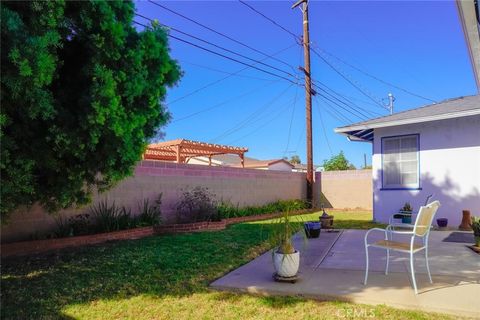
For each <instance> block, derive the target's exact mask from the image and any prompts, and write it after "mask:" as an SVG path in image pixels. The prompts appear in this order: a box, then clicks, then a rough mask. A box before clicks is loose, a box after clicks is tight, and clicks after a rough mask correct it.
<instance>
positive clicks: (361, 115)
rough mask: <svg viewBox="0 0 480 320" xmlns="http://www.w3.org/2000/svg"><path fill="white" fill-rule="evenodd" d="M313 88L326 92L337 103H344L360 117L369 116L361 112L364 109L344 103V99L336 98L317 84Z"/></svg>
mask: <svg viewBox="0 0 480 320" xmlns="http://www.w3.org/2000/svg"><path fill="white" fill-rule="evenodd" d="M315 88H317V89H318V90H320V91H322V92H323V93H325V94H327V95H328V96H329V97H331V98H332V99H335V101H338V102H339V103H341V104H342V105H344V106H345V107H346V108H348V109H350V110H351V112H354V113H355V114H356V115H359V116H360V117H362V118H367V119H368V118H370V116H369V115H367V114H365V113H363V112H362V111H361V110H364V109H362V108H360V107H357V108H355V107H352V106H350V105H349V104H348V103H345V102H344V101H342V100H340V99H339V98H337V97H336V96H335V95H333V94H331V93H330V92H328V91H327V90H325V89H323V88H320V87H319V86H315Z"/></svg>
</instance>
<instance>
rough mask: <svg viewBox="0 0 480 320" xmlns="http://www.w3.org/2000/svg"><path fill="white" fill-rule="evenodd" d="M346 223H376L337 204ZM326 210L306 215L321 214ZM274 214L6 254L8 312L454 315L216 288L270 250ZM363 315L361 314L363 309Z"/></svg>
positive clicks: (4, 306)
mask: <svg viewBox="0 0 480 320" xmlns="http://www.w3.org/2000/svg"><path fill="white" fill-rule="evenodd" d="M333 214H334V215H335V225H336V227H338V228H370V227H372V226H373V225H374V224H373V223H372V222H371V221H370V220H371V213H369V212H333ZM318 215H319V214H318V213H316V214H309V215H303V216H299V217H301V218H302V219H304V220H317V219H318ZM272 222H274V221H272V220H267V221H261V222H253V223H241V224H236V225H232V226H229V227H228V228H227V229H226V230H224V231H219V232H204V233H196V234H184V235H171V236H154V237H149V238H144V239H140V240H132V241H122V242H116V243H108V244H104V245H98V246H89V247H83V248H77V249H69V250H64V251H62V252H60V253H51V254H47V255H42V256H37V257H28V258H15V259H8V260H5V261H2V280H1V316H2V318H3V319H50V318H63V319H189V318H192V319H340V318H345V316H346V315H348V314H353V313H356V314H357V315H358V314H364V315H366V318H368V319H372V318H371V317H368V316H369V315H372V314H373V315H374V317H375V318H376V319H436V320H437V319H449V317H447V316H443V315H438V314H428V313H423V312H416V311H404V310H396V309H393V308H389V307H386V306H376V307H373V306H366V305H358V304H348V303H343V302H316V301H311V300H305V299H301V298H298V297H255V296H250V295H243V294H233V293H224V292H215V291H211V290H210V289H208V284H209V283H210V282H211V281H212V280H214V279H216V278H218V277H221V276H222V275H223V274H225V273H226V272H228V271H230V270H232V269H235V268H236V267H238V266H240V265H242V264H244V263H246V262H248V261H249V260H251V259H252V258H254V257H256V256H257V255H259V254H261V253H262V252H264V251H265V250H266V249H267V247H266V243H265V238H266V236H267V235H268V231H269V226H270V225H271V223H272ZM355 318H356V319H357V318H359V317H355Z"/></svg>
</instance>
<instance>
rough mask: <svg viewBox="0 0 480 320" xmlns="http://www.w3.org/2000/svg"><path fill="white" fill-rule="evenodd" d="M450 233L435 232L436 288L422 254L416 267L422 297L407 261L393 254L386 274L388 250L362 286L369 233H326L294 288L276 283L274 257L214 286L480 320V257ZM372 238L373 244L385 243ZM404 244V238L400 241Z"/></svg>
mask: <svg viewBox="0 0 480 320" xmlns="http://www.w3.org/2000/svg"><path fill="white" fill-rule="evenodd" d="M448 234H449V232H432V233H431V238H430V247H431V250H430V256H431V258H430V266H431V271H432V278H433V281H434V283H433V284H430V283H429V282H428V278H427V276H426V274H425V272H426V270H425V264H424V258H423V256H422V255H420V254H419V255H418V257H417V259H416V262H415V267H416V270H417V271H418V273H417V285H418V288H419V294H418V295H415V294H414V292H413V289H412V287H411V280H410V277H409V273H408V265H407V263H406V262H408V260H406V258H405V257H404V256H402V255H401V254H394V255H393V256H392V257H393V259H392V260H391V263H390V266H391V268H390V273H389V274H388V275H385V274H384V272H383V270H384V264H385V251H383V250H371V254H370V259H371V260H370V261H371V272H370V274H369V282H368V284H367V285H366V286H364V285H363V277H364V263H365V252H364V248H363V237H364V235H365V231H362V230H345V231H343V232H340V233H337V234H335V233H322V234H321V236H320V238H318V239H311V240H309V242H308V245H307V246H306V247H305V248H302V245H301V239H300V238H299V237H296V238H295V239H294V242H295V244H296V248H298V249H299V250H300V251H301V269H300V272H299V275H300V280H299V281H298V282H297V283H295V284H290V283H278V282H274V281H273V280H272V274H273V272H274V270H273V266H272V263H271V252H267V253H265V254H263V255H262V256H260V257H258V258H256V259H255V260H253V261H251V262H249V263H248V264H246V265H244V266H241V267H240V268H238V269H236V270H234V271H232V272H230V273H229V274H227V275H226V276H224V277H223V278H220V279H218V280H216V281H215V282H213V283H212V284H211V287H212V288H214V289H217V290H229V291H237V292H248V293H253V294H259V295H297V296H304V297H308V298H313V299H319V300H341V301H348V302H353V303H365V304H373V305H376V304H386V305H389V306H392V307H397V308H404V309H415V310H424V311H431V312H442V313H449V314H453V315H457V316H458V315H461V316H465V317H473V318H480V305H479V304H478V301H479V300H478V299H479V297H480V255H477V254H475V253H474V252H473V251H471V250H470V249H468V248H466V247H465V244H459V243H450V242H442V240H443V239H444V238H445V237H447V236H448ZM382 237H383V235H382V234H381V233H379V234H377V235H373V234H372V240H375V238H378V239H381V238H382ZM399 240H400V239H399Z"/></svg>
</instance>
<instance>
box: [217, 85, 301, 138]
mask: <svg viewBox="0 0 480 320" xmlns="http://www.w3.org/2000/svg"><path fill="white" fill-rule="evenodd" d="M291 87H292V85H290V86H288V87H287V88H285V89H284V90H283V91H281V92H280V93H279V94H278V95H276V96H275V97H274V98H273V99H272V100H270V101H269V102H267V103H266V104H265V105H262V106H260V107H259V108H257V109H255V110H254V111H253V112H252V113H251V114H250V115H249V116H247V117H246V118H245V119H243V120H242V121H240V122H238V123H237V124H236V125H235V126H233V127H232V128H230V129H228V130H226V131H224V132H223V133H221V134H220V135H218V136H216V137H215V138H213V139H212V140H211V141H212V142H217V141H220V140H222V139H224V138H225V137H228V136H229V135H231V134H232V133H235V132H237V131H239V130H241V129H242V128H244V127H245V126H247V125H250V124H252V123H254V122H251V121H252V120H254V119H255V118H258V117H259V116H260V115H261V114H262V113H264V112H266V111H267V110H268V109H269V108H270V107H271V106H272V105H273V103H274V102H275V101H277V100H278V99H280V97H281V96H283V95H284V94H285V93H286V92H287V91H288V89H290V88H291ZM257 121H258V119H257Z"/></svg>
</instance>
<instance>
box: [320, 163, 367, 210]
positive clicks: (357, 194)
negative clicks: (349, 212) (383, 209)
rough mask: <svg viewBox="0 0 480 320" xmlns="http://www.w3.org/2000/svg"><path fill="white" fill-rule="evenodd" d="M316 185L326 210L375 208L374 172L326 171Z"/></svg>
mask: <svg viewBox="0 0 480 320" xmlns="http://www.w3.org/2000/svg"><path fill="white" fill-rule="evenodd" d="M316 184H317V185H318V188H319V192H320V202H321V203H323V204H324V205H325V207H326V208H336V209H365V210H372V208H373V191H372V190H373V189H372V188H373V187H372V170H345V171H325V172H322V173H321V175H320V176H319V177H318V178H317V180H316Z"/></svg>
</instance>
